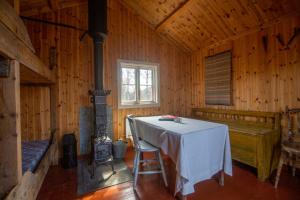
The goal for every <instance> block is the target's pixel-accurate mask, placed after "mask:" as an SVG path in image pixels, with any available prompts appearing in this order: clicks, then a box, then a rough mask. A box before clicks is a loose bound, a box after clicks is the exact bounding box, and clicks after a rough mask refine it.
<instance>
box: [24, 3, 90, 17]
mask: <svg viewBox="0 0 300 200" xmlns="http://www.w3.org/2000/svg"><path fill="white" fill-rule="evenodd" d="M85 3H87V0H68V1H66V0H47V3H46V4H45V5H43V6H42V7H41V6H38V7H37V6H31V7H28V8H22V7H21V15H22V16H34V15H39V14H43V13H48V12H53V11H57V10H60V9H64V8H70V7H73V6H78V5H81V4H85Z"/></svg>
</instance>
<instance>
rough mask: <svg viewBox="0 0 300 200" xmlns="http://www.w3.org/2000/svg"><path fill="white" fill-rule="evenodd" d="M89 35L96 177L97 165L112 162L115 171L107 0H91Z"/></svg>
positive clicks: (92, 160)
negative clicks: (106, 74) (106, 62)
mask: <svg viewBox="0 0 300 200" xmlns="http://www.w3.org/2000/svg"><path fill="white" fill-rule="evenodd" d="M88 9H89V35H90V36H91V37H92V38H93V42H94V79H95V90H94V91H89V94H90V95H91V101H92V103H93V109H94V135H93V136H92V140H91V143H92V144H91V146H92V148H91V149H92V151H91V164H92V173H91V176H92V177H94V173H95V170H96V168H97V166H99V165H103V164H110V165H111V167H112V171H113V172H114V166H113V156H112V140H111V138H109V137H108V136H107V131H106V128H107V127H106V125H107V113H106V96H107V95H109V94H110V90H105V89H104V88H103V43H104V40H105V37H106V35H107V0H89V1H88Z"/></svg>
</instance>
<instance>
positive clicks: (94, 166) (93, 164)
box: [91, 161, 96, 178]
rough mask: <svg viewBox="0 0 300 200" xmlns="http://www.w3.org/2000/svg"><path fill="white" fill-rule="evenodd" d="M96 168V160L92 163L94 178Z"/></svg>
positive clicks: (92, 175) (92, 176)
mask: <svg viewBox="0 0 300 200" xmlns="http://www.w3.org/2000/svg"><path fill="white" fill-rule="evenodd" d="M95 168H96V164H95V162H94V161H93V163H92V173H91V178H94V177H95V170H96V169H95Z"/></svg>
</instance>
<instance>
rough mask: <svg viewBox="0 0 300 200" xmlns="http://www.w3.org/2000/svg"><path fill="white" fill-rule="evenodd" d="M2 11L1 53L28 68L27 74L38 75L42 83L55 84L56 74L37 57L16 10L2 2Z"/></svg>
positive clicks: (0, 5) (0, 23) (0, 16)
mask: <svg viewBox="0 0 300 200" xmlns="http://www.w3.org/2000/svg"><path fill="white" fill-rule="evenodd" d="M0 11H1V12H0V53H1V54H4V55H5V56H7V57H9V58H10V59H12V60H17V61H18V62H20V64H22V65H23V66H26V68H28V70H27V72H32V73H34V74H36V76H37V77H40V80H41V81H42V82H45V83H47V82H54V79H55V78H54V73H53V72H52V71H51V70H50V69H49V68H48V67H47V66H46V65H45V64H44V63H43V62H42V61H41V60H40V59H39V58H38V57H37V56H36V55H35V53H34V48H33V47H32V44H31V42H30V39H29V36H28V33H27V29H26V27H25V25H24V23H23V21H22V20H21V19H20V18H19V17H18V15H17V13H16V12H15V10H14V9H13V8H12V7H11V6H10V5H9V4H8V3H7V2H6V1H0ZM21 71H24V70H21Z"/></svg>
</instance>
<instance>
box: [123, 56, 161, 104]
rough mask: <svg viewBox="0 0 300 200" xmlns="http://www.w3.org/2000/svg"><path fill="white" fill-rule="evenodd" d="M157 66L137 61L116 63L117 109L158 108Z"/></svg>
mask: <svg viewBox="0 0 300 200" xmlns="http://www.w3.org/2000/svg"><path fill="white" fill-rule="evenodd" d="M158 67H159V65H158V64H156V63H144V62H137V61H127V60H119V61H118V73H119V74H118V77H119V84H118V86H119V107H120V108H135V107H153V106H159V87H158V86H159V84H158V83H159V74H158Z"/></svg>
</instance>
